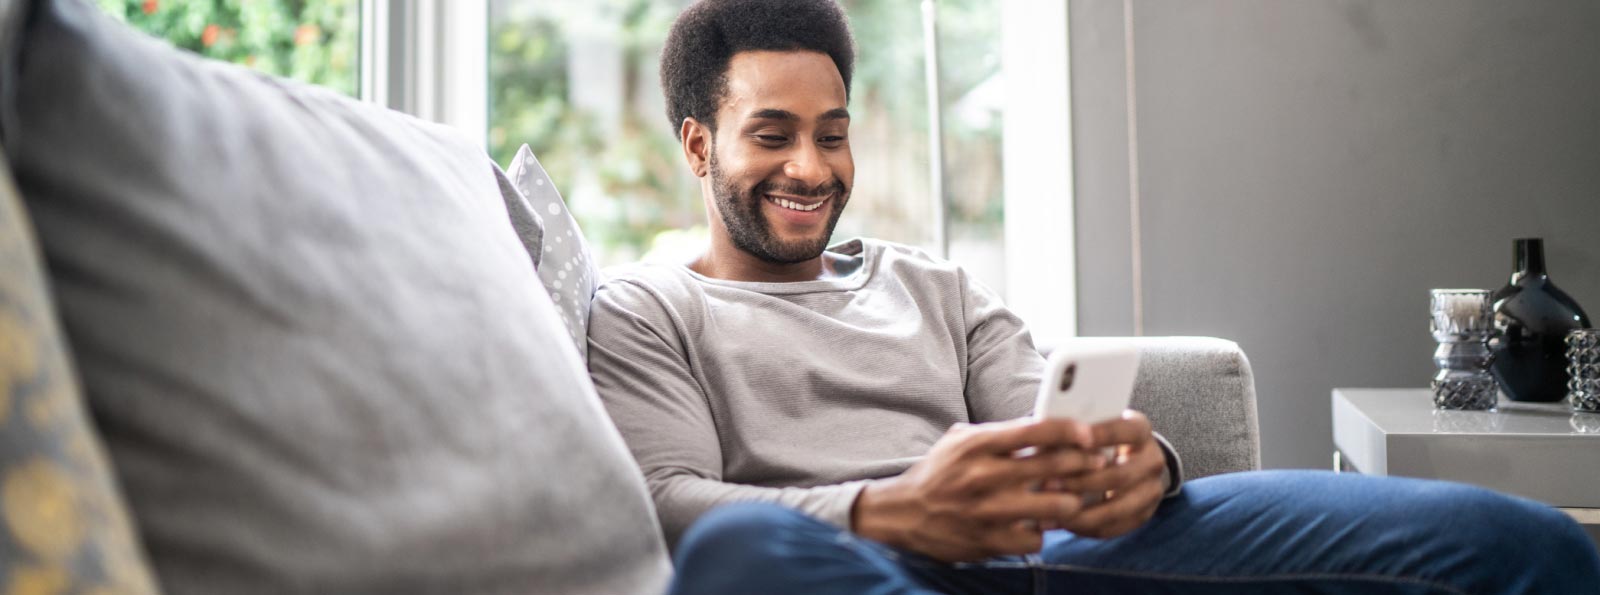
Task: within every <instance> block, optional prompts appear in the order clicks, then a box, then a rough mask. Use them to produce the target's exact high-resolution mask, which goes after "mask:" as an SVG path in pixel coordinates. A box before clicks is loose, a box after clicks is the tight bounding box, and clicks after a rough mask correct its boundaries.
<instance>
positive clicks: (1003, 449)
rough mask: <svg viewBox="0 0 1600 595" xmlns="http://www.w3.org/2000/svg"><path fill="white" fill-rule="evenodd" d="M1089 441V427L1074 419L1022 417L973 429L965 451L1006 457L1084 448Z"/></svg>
mask: <svg viewBox="0 0 1600 595" xmlns="http://www.w3.org/2000/svg"><path fill="white" fill-rule="evenodd" d="M1093 439H1094V437H1093V434H1092V432H1091V431H1090V429H1089V427H1088V426H1087V425H1085V424H1084V423H1083V422H1079V421H1077V420H1073V419H1030V418H1025V419H1018V420H1013V421H1008V422H999V423H994V424H984V425H980V426H973V427H972V429H971V430H970V431H969V432H968V438H967V443H966V452H967V453H969V454H978V455H997V454H1004V455H1010V454H1011V453H1013V452H1016V451H1019V450H1022V449H1024V448H1028V447H1038V448H1041V449H1047V448H1058V447H1074V448H1086V447H1088V445H1089V443H1090V442H1091V441H1092V440H1093Z"/></svg>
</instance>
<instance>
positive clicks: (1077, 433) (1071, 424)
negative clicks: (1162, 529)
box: [851, 418, 1161, 562]
mask: <svg viewBox="0 0 1600 595" xmlns="http://www.w3.org/2000/svg"><path fill="white" fill-rule="evenodd" d="M1141 419H1142V418H1141ZM1103 432H1104V431H1103ZM1112 437H1113V436H1110V435H1109V434H1108V435H1107V436H1106V438H1107V439H1110V438H1112ZM1145 438H1146V440H1148V439H1149V424H1148V423H1146V424H1145ZM1094 440H1095V435H1094V434H1092V433H1091V429H1090V428H1089V427H1088V426H1086V425H1084V424H1083V423H1081V422H1077V421H1073V420H1067V419H1054V420H1033V419H1018V420H1013V421H1008V422H999V423H991V424H982V425H967V424H957V425H956V426H955V427H953V428H951V429H950V431H949V432H946V433H945V435H944V436H943V437H942V438H940V439H939V441H938V442H937V443H935V444H934V445H933V448H932V449H930V450H929V451H928V455H927V457H925V458H923V460H922V461H920V462H918V463H917V464H916V465H913V466H912V467H911V468H910V469H907V470H906V472H905V473H902V474H900V475H899V476H897V477H894V478H891V479H887V480H884V481H881V482H877V483H873V484H869V485H868V486H867V487H866V489H863V490H862V491H861V494H860V496H858V497H857V498H856V502H855V507H854V508H853V509H852V510H851V524H852V526H853V527H854V528H855V532H856V533H858V534H860V535H862V536H864V537H867V538H869V539H873V540H876V541H879V542H882V543H887V544H890V545H894V546H897V547H902V548H905V549H909V550H912V551H916V552H920V553H922V554H925V555H927V556H930V557H933V558H936V559H939V560H944V561H947V562H959V561H968V560H980V559H983V558H989V557H993V556H998V555H1005V554H1025V553H1032V552H1037V551H1039V548H1040V547H1041V546H1042V539H1041V536H1040V530H1039V523H1040V522H1049V523H1057V524H1062V525H1065V524H1066V523H1067V522H1069V521H1070V520H1072V519H1073V518H1075V515H1077V514H1078V512H1079V508H1080V507H1081V506H1082V501H1081V500H1082V499H1081V498H1080V497H1079V496H1078V494H1077V492H1067V493H1059V492H1042V491H1038V490H1037V489H1035V488H1036V486H1038V485H1039V484H1041V483H1042V482H1043V481H1044V480H1046V479H1051V478H1075V477H1077V476H1078V475H1079V474H1081V473H1084V472H1086V471H1089V470H1092V469H1098V468H1100V467H1102V466H1104V465H1105V461H1103V460H1102V457H1101V456H1100V454H1099V451H1098V449H1095V450H1090V449H1089V448H1087V447H1089V446H1090V445H1091V443H1092V442H1093V441H1094ZM1155 448H1159V447H1155ZM1023 449H1033V450H1032V452H1031V454H1022V453H1019V452H1018V451H1022V450H1023ZM1160 456H1161V455H1160V453H1157V454H1156V457H1157V459H1156V460H1157V462H1158V463H1159V462H1160ZM1105 483H1108V484H1109V483H1116V485H1118V486H1121V485H1123V484H1122V483H1120V482H1109V481H1107V482H1105ZM1157 487H1158V488H1159V486H1157ZM1157 495H1158V496H1159V493H1158V494H1157Z"/></svg>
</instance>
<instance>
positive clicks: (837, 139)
mask: <svg viewBox="0 0 1600 595" xmlns="http://www.w3.org/2000/svg"><path fill="white" fill-rule="evenodd" d="M817 142H818V143H822V144H824V145H839V144H843V143H844V137H842V136H824V137H822V138H819V139H817Z"/></svg>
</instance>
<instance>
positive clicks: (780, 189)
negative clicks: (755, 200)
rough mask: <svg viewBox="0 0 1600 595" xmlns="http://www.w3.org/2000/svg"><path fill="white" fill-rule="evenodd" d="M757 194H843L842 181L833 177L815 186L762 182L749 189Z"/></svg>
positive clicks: (814, 195) (817, 196) (823, 195)
mask: <svg viewBox="0 0 1600 595" xmlns="http://www.w3.org/2000/svg"><path fill="white" fill-rule="evenodd" d="M750 193H751V194H755V195H757V196H759V195H762V194H769V193H778V194H789V195H793V196H804V197H808V198H827V197H829V196H844V181H842V180H840V179H839V178H834V179H833V181H831V182H823V183H822V184H818V185H817V186H816V187H814V188H813V187H807V186H806V185H804V184H798V183H791V184H779V183H776V182H762V183H760V184H756V187H755V188H752V189H751V190H750Z"/></svg>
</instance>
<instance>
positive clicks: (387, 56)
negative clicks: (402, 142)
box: [361, 0, 489, 146]
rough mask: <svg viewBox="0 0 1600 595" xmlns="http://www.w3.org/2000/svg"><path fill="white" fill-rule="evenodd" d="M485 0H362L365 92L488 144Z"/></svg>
mask: <svg viewBox="0 0 1600 595" xmlns="http://www.w3.org/2000/svg"><path fill="white" fill-rule="evenodd" d="M488 26H489V7H488V2H486V1H485V0H362V1H361V98H362V99H363V100H366V101H371V102H374V103H377V104H379V105H383V106H385V107H389V108H393V109H396V110H399V111H402V112H405V113H408V114H411V115H414V116H417V117H419V118H422V119H424V120H431V121H434V122H439V123H441V124H446V125H449V126H453V127H455V128H457V129H458V130H460V131H461V133H462V134H464V135H466V136H467V137H468V138H469V139H471V140H472V141H474V142H476V143H477V144H478V145H479V146H487V141H488V126H489V84H488V83H489V81H488V76H489V69H488V57H489V39H488V36H489V32H488Z"/></svg>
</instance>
